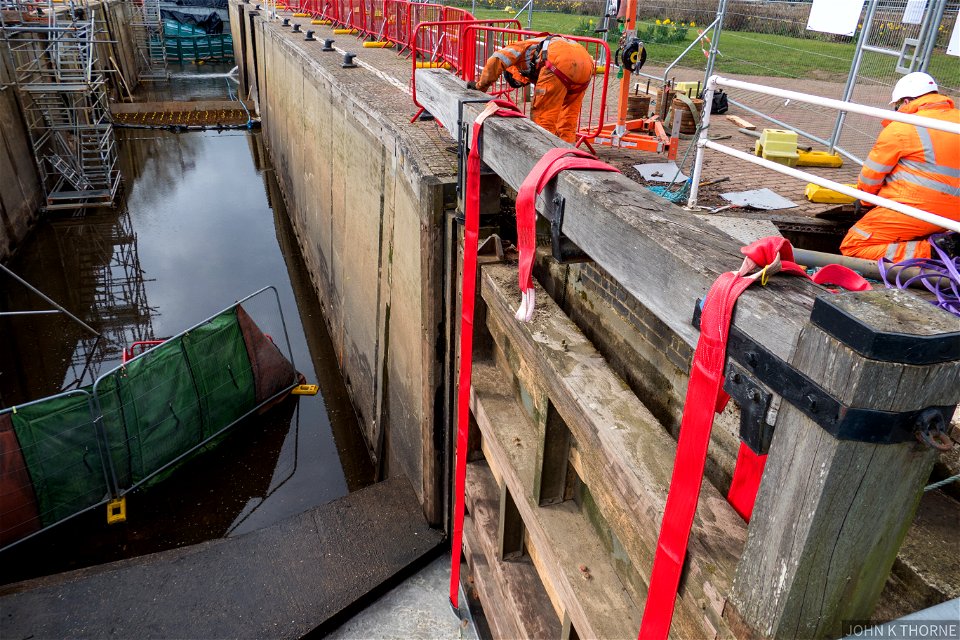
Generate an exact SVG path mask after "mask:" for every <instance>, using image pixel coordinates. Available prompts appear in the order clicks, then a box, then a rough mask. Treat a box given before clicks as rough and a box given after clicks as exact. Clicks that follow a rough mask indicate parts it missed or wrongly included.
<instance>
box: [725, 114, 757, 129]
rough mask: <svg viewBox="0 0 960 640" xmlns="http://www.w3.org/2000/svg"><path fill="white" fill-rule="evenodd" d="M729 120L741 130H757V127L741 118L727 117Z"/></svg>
mask: <svg viewBox="0 0 960 640" xmlns="http://www.w3.org/2000/svg"><path fill="white" fill-rule="evenodd" d="M727 120H729V121H730V122H732V123H733V124H735V125H737V126H738V127H740V128H741V129H749V130H750V131H754V130H755V129H756V128H757V125H755V124H753V123H752V122H750V121H748V120H744V119H743V118H741V117H740V116H727Z"/></svg>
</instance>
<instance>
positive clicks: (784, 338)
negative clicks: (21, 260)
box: [416, 69, 821, 361]
mask: <svg viewBox="0 0 960 640" xmlns="http://www.w3.org/2000/svg"><path fill="white" fill-rule="evenodd" d="M416 73H417V96H418V99H419V100H420V102H421V103H422V104H424V105H426V106H427V109H428V110H429V111H430V112H431V113H432V114H433V115H435V116H436V117H437V118H438V119H439V120H440V121H441V122H443V123H444V124H446V125H447V126H448V130H450V131H452V130H453V129H455V127H456V124H457V123H456V119H457V104H458V100H460V99H465V98H480V97H482V94H480V93H479V92H475V91H468V90H466V89H464V86H463V83H462V82H461V81H459V80H457V79H456V78H454V76H452V75H451V74H449V73H448V72H446V71H443V70H437V69H420V70H417V72H416ZM482 107H483V105H482V104H481V105H477V104H465V105H464V114H465V116H464V117H465V118H467V119H470V120H472V119H473V118H475V117H476V116H477V114H478V113H479V112H480V110H481V109H482ZM483 136H484V138H483V140H484V142H483V149H482V153H483V160H484V162H486V163H487V165H489V166H490V167H491V168H492V169H493V170H494V171H495V172H496V173H497V174H498V175H499V176H500V177H501V178H503V179H504V181H505V182H506V183H507V184H509V185H510V186H511V187H513V188H514V189H518V188H519V187H520V184H521V182H522V181H523V179H524V178H525V177H526V176H527V174H528V173H529V172H530V170H531V169H532V168H533V166H534V164H535V163H536V162H537V161H538V160H539V159H540V158H541V157H542V156H543V155H544V153H546V152H547V151H548V150H549V149H552V148H555V147H557V146H561V145H563V144H565V143H563V142H560V141H559V140H558V139H557V138H556V137H554V136H552V135H550V134H548V133H546V132H545V131H544V130H543V129H541V128H540V127H538V126H536V125H534V124H533V123H532V122H530V121H528V120H526V119H521V118H490V119H488V120H487V121H486V123H485V124H484V133H483ZM556 184H557V193H559V194H560V195H562V196H563V197H565V198H566V210H565V215H564V223H563V231H564V233H565V234H566V235H567V236H569V237H570V238H571V239H572V240H573V241H574V242H576V243H577V244H578V245H579V246H580V247H581V248H583V249H584V251H586V252H587V254H589V255H590V257H591V258H593V259H594V260H595V261H596V262H597V263H598V264H599V265H600V266H601V267H603V269H604V270H605V271H606V272H607V273H609V274H610V275H611V276H612V277H613V278H614V279H616V280H617V281H618V282H620V284H621V285H623V287H624V288H625V289H626V290H627V291H628V292H629V293H630V294H631V295H632V296H634V297H635V298H636V299H637V300H638V301H639V302H640V303H641V304H643V305H644V306H646V307H647V308H648V309H650V310H651V311H652V312H653V313H654V314H656V315H657V316H658V317H659V318H660V319H661V320H663V321H664V322H665V323H666V324H667V325H668V326H669V327H670V329H671V330H673V331H674V332H675V333H676V334H677V335H679V336H680V337H681V338H682V339H683V340H685V341H686V342H687V344H689V345H691V346H694V345H695V343H696V340H697V337H698V332H697V331H696V330H695V329H694V328H693V327H692V326H691V324H690V318H691V316H692V315H693V306H694V302H695V300H696V299H697V298H698V297H702V296H703V295H704V294H705V293H706V292H707V290H708V289H709V287H710V285H711V284H712V283H713V281H714V280H715V279H716V278H717V276H719V275H720V273H721V272H723V271H729V270H731V269H735V268H737V267H738V266H739V265H740V262H741V260H742V257H743V256H742V255H741V254H740V252H739V248H740V246H741V243H739V242H737V241H735V240H734V239H733V238H731V237H730V236H728V235H726V234H725V233H724V232H722V231H720V230H718V229H716V228H714V227H712V226H711V225H708V224H706V223H704V222H702V221H700V220H698V219H697V218H696V216H691V215H689V214H688V213H687V212H685V211H684V210H683V209H682V208H680V207H679V206H676V205H672V204H669V203H668V202H666V201H665V200H663V199H662V198H658V197H657V196H654V195H653V194H652V193H650V192H649V191H648V190H647V189H644V188H643V187H641V186H640V185H638V184H636V183H634V182H632V181H631V180H629V179H628V178H625V177H624V176H621V175H619V174H615V173H606V172H597V171H565V172H563V173H562V174H561V175H560V176H559V178H558V179H557V183H556ZM537 206H538V208H539V210H541V211H542V210H543V199H542V197H541V198H540V199H539V200H538V205H537ZM817 291H821V289H819V288H818V287H816V286H815V285H812V284H810V283H807V282H805V281H803V280H802V279H800V278H787V277H783V278H774V279H773V281H772V282H771V283H770V284H769V285H768V286H767V287H765V288H762V289H761V288H759V287H757V288H756V289H755V290H750V291H747V292H746V293H745V294H744V295H743V296H742V297H741V299H740V301H739V302H738V303H737V312H736V314H735V317H734V324H735V325H736V326H737V327H739V328H740V329H741V330H743V331H744V332H745V333H746V334H747V335H748V336H751V337H752V338H754V339H755V340H756V341H757V342H759V343H761V344H763V345H765V346H766V347H767V348H768V349H770V350H771V351H772V352H774V353H775V354H777V355H778V356H780V357H781V358H783V359H785V360H787V361H789V360H790V358H791V355H792V353H793V351H794V349H795V347H796V342H797V338H798V336H799V333H800V329H801V326H802V323H803V321H804V320H805V319H806V318H808V317H809V315H810V308H811V306H812V301H813V296H814V294H815V293H816V292H817Z"/></svg>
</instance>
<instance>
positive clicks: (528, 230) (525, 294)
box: [517, 148, 620, 322]
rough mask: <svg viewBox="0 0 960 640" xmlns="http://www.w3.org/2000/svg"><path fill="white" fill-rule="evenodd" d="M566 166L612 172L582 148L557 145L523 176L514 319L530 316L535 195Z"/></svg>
mask: <svg viewBox="0 0 960 640" xmlns="http://www.w3.org/2000/svg"><path fill="white" fill-rule="evenodd" d="M568 169H585V170H591V171H615V172H617V173H620V170H619V169H617V168H616V167H611V166H610V165H608V164H606V163H605V162H601V161H599V160H597V159H596V157H594V156H592V155H590V154H589V153H587V152H586V151H581V150H579V149H568V148H558V149H550V150H549V151H547V152H546V153H545V154H543V157H542V158H540V160H539V161H538V162H537V164H535V165H534V167H533V169H531V171H530V173H528V174H527V177H526V178H524V180H523V184H521V185H520V190H519V191H518V192H517V246H518V247H519V249H520V295H521V301H520V308H519V309H518V310H517V319H518V320H520V321H523V322H529V321H530V319H531V318H532V317H533V307H534V302H535V298H534V293H533V291H534V289H533V259H534V255H535V254H536V251H537V196H538V195H540V192H541V191H543V188H544V187H545V186H547V183H548V182H550V181H551V180H553V178H555V177H556V175H557V174H558V173H560V172H561V171H566V170H568Z"/></svg>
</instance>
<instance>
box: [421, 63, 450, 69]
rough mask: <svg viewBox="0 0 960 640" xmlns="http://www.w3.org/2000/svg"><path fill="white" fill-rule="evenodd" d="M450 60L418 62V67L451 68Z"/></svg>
mask: <svg viewBox="0 0 960 640" xmlns="http://www.w3.org/2000/svg"><path fill="white" fill-rule="evenodd" d="M449 68H450V63H448V62H418V63H417V69H449Z"/></svg>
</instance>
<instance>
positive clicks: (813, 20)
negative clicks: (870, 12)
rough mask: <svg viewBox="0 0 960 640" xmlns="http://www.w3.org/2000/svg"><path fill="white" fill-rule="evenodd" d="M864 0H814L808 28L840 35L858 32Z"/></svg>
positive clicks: (850, 34)
mask: <svg viewBox="0 0 960 640" xmlns="http://www.w3.org/2000/svg"><path fill="white" fill-rule="evenodd" d="M864 2H865V0H813V6H812V7H811V8H810V18H809V19H808V20H807V29H808V30H809V31H822V32H823V33H834V34H836V35H838V36H852V35H853V34H854V33H856V32H857V24H859V22H860V14H861V13H862V12H863V3H864Z"/></svg>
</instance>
